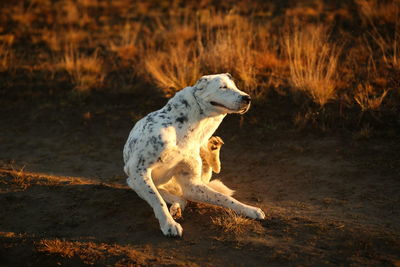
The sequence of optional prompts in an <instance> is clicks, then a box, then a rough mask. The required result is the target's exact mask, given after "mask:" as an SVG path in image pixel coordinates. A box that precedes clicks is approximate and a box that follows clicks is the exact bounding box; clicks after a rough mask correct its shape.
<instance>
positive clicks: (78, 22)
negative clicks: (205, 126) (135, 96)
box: [0, 0, 400, 126]
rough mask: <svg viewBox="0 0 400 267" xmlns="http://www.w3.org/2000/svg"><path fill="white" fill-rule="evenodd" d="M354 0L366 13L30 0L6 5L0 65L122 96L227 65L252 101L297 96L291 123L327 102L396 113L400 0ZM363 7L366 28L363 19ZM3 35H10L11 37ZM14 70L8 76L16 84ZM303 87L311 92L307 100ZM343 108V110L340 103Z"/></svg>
mask: <svg viewBox="0 0 400 267" xmlns="http://www.w3.org/2000/svg"><path fill="white" fill-rule="evenodd" d="M356 3H357V6H358V7H359V8H358V9H354V8H353V6H351V5H348V6H346V5H347V4H343V5H342V4H337V5H336V7H335V4H329V5H328V4H326V3H325V2H324V1H311V2H310V3H308V2H307V3H305V2H299V3H297V4H296V5H294V6H291V7H286V6H284V5H281V4H279V3H269V4H268V5H267V4H262V3H261V2H260V3H256V2H252V1H250V2H249V3H244V2H238V3H237V5H231V4H229V3H226V4H225V3H224V4H222V3H221V5H220V4H215V6H213V7H212V8H210V6H209V5H205V4H204V3H200V4H198V3H192V2H190V1H189V2H186V1H185V2H184V3H183V2H182V3H178V2H176V1H172V2H171V3H169V2H168V3H167V2H160V3H158V4H154V3H147V2H146V3H136V2H129V1H124V0H121V1H112V2H109V1H103V0H79V1H67V0H61V1H58V2H52V1H49V0H34V1H23V2H18V3H17V4H10V5H9V6H10V8H2V11H3V13H4V16H3V17H2V18H1V19H0V22H1V23H2V26H1V27H0V31H1V32H2V33H1V35H0V72H8V73H10V74H17V73H18V75H20V74H22V75H26V76H29V79H31V77H33V76H35V77H34V79H37V80H41V79H44V80H46V79H53V82H56V83H57V82H59V83H61V84H62V86H61V87H66V88H69V89H75V90H76V91H79V92H90V90H92V89H97V88H101V89H104V90H114V91H116V92H118V90H119V92H125V91H127V90H136V89H140V86H141V85H142V83H141V82H142V81H146V82H148V83H150V84H152V85H154V86H155V87H158V88H159V89H160V90H161V91H162V92H163V93H164V95H166V96H168V97H170V96H172V95H173V94H174V93H175V92H177V91H179V90H181V89H182V88H184V87H186V86H191V85H193V84H194V83H195V82H196V80H197V79H198V78H199V77H200V76H202V75H206V74H212V73H223V72H229V73H231V74H232V75H233V77H234V78H235V82H236V83H237V84H238V87H239V88H240V89H242V90H244V91H246V92H248V93H249V94H251V95H252V97H253V99H257V100H264V99H266V97H269V96H271V95H274V93H275V92H276V93H278V94H279V95H280V96H282V97H286V98H287V100H288V101H292V100H293V99H294V100H299V99H300V100H301V101H302V102H299V101H294V103H295V104H296V107H295V109H296V110H294V111H293V113H292V121H293V118H294V117H295V116H296V114H304V113H309V114H313V115H312V116H310V118H312V119H307V121H308V122H307V123H305V125H304V126H306V125H307V124H309V122H310V121H314V120H315V122H316V124H318V123H319V121H320V117H321V116H322V115H321V114H322V113H321V114H316V113H315V112H316V111H319V110H324V111H326V112H324V114H323V116H328V117H329V116H332V117H335V118H337V117H341V118H343V119H347V118H350V119H351V118H354V117H356V116H352V115H351V116H347V115H346V112H351V111H350V110H351V107H353V106H354V105H359V106H360V108H359V111H360V112H364V111H365V110H371V109H373V110H374V111H375V113H379V112H380V111H381V109H387V110H388V111H390V112H391V113H395V112H397V108H396V107H395V106H394V105H395V104H396V102H397V100H396V99H394V98H395V97H396V96H397V93H396V92H397V91H396V90H395V88H397V87H398V79H397V77H396V75H397V74H396V73H398V71H399V70H400V58H399V54H400V49H399V40H400V28H399V27H400V23H399V19H398V17H399V15H398V13H399V4H400V2H399V1H398V0H388V1H377V0H358V1H356ZM169 5H170V6H169ZM258 7H260V8H258ZM281 9H282V10H281ZM358 15H360V16H361V18H362V21H363V23H361V24H360V25H358V24H359V23H358V21H357V20H356V19H354V18H355V17H357V16H358ZM293 17H296V18H298V19H300V18H304V19H303V20H302V21H300V20H297V21H296V20H292V22H293V23H292V27H291V28H290V30H287V31H285V29H287V27H286V25H287V24H285V22H286V21H287V20H288V19H293ZM336 22H338V23H336ZM328 25H332V26H333V32H332V33H331V34H330V28H329V27H328ZM8 26H10V27H8ZM11 26H12V27H11ZM282 32H284V34H282ZM4 36H13V42H11V43H7V42H6V41H4V40H3V39H2V38H3V37H4ZM342 40H345V42H346V43H345V45H342V43H343V42H342ZM360 40H362V41H360ZM25 47H29V49H25ZM27 51H29V52H27ZM93 51H101V56H100V53H98V52H93ZM54 59H56V62H55V63H54V61H55V60H54ZM16 61H17V62H16ZM339 64H340V68H339V67H338V66H339ZM54 65H56V67H55V68H53V67H54ZM46 68H47V69H46ZM10 70H17V71H14V72H12V71H10ZM64 71H66V72H67V73H68V76H69V77H70V79H69V80H67V84H66V83H65V80H64V78H65V73H63V72H64ZM27 73H28V74H27ZM31 75H33V76H31ZM40 75H47V76H46V77H38V76H40ZM10 77H11V76H10ZM13 77H14V78H15V77H17V76H16V75H14V76H12V77H11V79H10V78H9V80H10V82H8V81H5V84H9V86H10V87H11V86H13V84H12V82H11V80H12V79H13ZM105 77H107V82H104V79H105ZM5 79H7V78H5ZM16 79H17V78H16ZM134 82H135V84H134ZM136 82H137V83H136ZM358 84H362V86H361V87H357V86H358ZM367 85H371V86H373V87H374V88H375V91H374V92H373V93H371V92H369V91H368V89H367V88H368V86H367ZM133 88H136V89H133ZM288 88H291V89H292V90H288ZM360 88H362V89H360ZM362 91H364V93H363V92H362ZM387 91H391V92H393V94H386V93H385V92H387ZM299 92H301V95H302V96H306V97H301V98H298V97H297V96H298V95H299ZM309 99H310V100H311V101H309ZM368 99H369V100H368ZM372 102H374V103H375V104H374V103H372ZM313 103H316V105H314V104H313ZM327 103H331V105H329V106H328V107H327V106H326V104H327ZM385 103H387V105H383V104H385ZM337 106H340V108H338V109H336V111H337V110H339V109H340V112H336V111H333V110H332V109H333V108H334V107H337ZM377 106H379V107H377ZM327 109H331V110H330V111H327ZM329 112H334V113H335V112H336V113H337V114H333V113H329ZM382 114H383V113H382ZM377 117H379V116H377ZM294 121H301V119H299V117H298V118H294ZM300 124H302V123H300Z"/></svg>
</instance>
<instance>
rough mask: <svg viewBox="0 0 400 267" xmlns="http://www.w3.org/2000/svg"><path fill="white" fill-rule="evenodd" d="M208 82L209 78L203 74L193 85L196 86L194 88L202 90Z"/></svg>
mask: <svg viewBox="0 0 400 267" xmlns="http://www.w3.org/2000/svg"><path fill="white" fill-rule="evenodd" d="M208 82H209V78H208V77H207V76H203V77H201V78H200V79H199V80H198V81H197V82H196V84H195V85H194V87H196V89H198V90H202V89H204V88H205V87H206V86H207V84H208Z"/></svg>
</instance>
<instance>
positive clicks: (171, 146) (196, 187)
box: [123, 74, 265, 236]
mask: <svg viewBox="0 0 400 267" xmlns="http://www.w3.org/2000/svg"><path fill="white" fill-rule="evenodd" d="M249 107H250V97H249V96H248V95H247V94H245V93H244V92H242V91H240V90H239V89H238V88H237V87H236V85H235V83H234V82H233V81H232V78H231V76H230V75H228V74H216V75H208V76H203V77H201V78H200V79H199V80H198V81H197V83H196V84H195V85H194V86H190V87H186V88H184V89H182V90H181V91H179V92H178V93H176V95H175V96H174V97H172V98H171V99H170V100H169V101H168V103H167V104H166V105H165V106H164V107H163V108H161V109H160V110H157V111H154V112H152V113H150V114H148V115H147V116H145V117H144V118H142V119H141V120H139V121H138V122H137V123H136V124H135V126H134V127H133V129H132V131H131V132H130V134H129V137H128V140H127V142H126V144H125V147H124V152H123V156H124V163H125V166H124V171H125V173H126V174H127V175H128V176H129V177H128V179H127V183H128V185H129V186H130V187H131V188H132V189H133V190H135V192H136V193H137V194H138V195H139V196H140V197H141V198H142V199H144V200H145V201H146V202H147V203H148V204H149V205H150V206H151V207H152V208H153V210H154V214H155V216H156V218H157V219H158V220H159V223H160V228H161V231H162V232H163V233H164V235H167V236H182V227H181V225H180V224H179V223H177V222H176V221H175V220H174V219H173V217H172V215H171V213H170V211H169V210H168V208H167V205H166V201H167V202H168V203H170V204H173V206H174V205H175V206H176V205H180V204H181V203H182V205H185V202H186V199H187V200H191V201H199V202H205V203H210V204H214V205H219V206H223V207H227V208H231V209H233V210H235V211H236V212H238V213H240V214H243V215H245V216H248V217H250V218H254V219H264V217H265V215H264V213H263V211H262V210H261V209H259V208H256V207H252V206H249V205H246V204H243V203H241V202H239V201H237V200H236V199H234V198H233V197H231V196H230V195H227V194H223V193H221V192H219V191H218V190H216V189H215V188H213V187H212V186H211V185H210V183H209V181H210V178H211V176H210V177H208V176H207V177H204V175H205V174H204V172H203V162H202V159H201V156H200V151H201V148H202V147H207V145H208V140H209V139H210V137H211V136H212V134H213V133H214V132H215V130H216V129H217V128H218V126H219V125H220V123H221V122H222V120H223V118H224V117H225V116H226V115H227V114H229V113H240V114H243V113H245V112H247V110H248V109H249ZM207 179H208V181H207ZM171 180H173V181H174V183H175V185H176V187H177V190H180V191H181V192H180V195H179V194H177V192H174V190H167V189H165V187H164V188H163V185H165V184H167V183H169V182H170V181H171ZM221 184H222V183H221Z"/></svg>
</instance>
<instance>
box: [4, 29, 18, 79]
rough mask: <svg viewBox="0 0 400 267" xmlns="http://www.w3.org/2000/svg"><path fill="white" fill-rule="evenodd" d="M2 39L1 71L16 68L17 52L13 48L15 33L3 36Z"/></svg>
mask: <svg viewBox="0 0 400 267" xmlns="http://www.w3.org/2000/svg"><path fill="white" fill-rule="evenodd" d="M1 37H2V38H1V39H0V72H3V71H9V70H11V69H12V68H15V67H16V66H15V53H14V51H13V49H12V43H13V41H14V36H13V35H5V36H1Z"/></svg>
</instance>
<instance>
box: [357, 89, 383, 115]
mask: <svg viewBox="0 0 400 267" xmlns="http://www.w3.org/2000/svg"><path fill="white" fill-rule="evenodd" d="M387 93H388V90H383V91H381V92H380V91H379V90H377V89H374V87H373V86H372V85H371V84H359V85H358V87H357V90H356V93H355V95H354V100H355V101H356V103H357V104H358V105H359V106H360V108H361V110H362V111H363V112H364V111H367V110H374V111H377V110H379V108H380V106H381V105H382V102H383V100H384V99H385V97H386V95H387Z"/></svg>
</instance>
